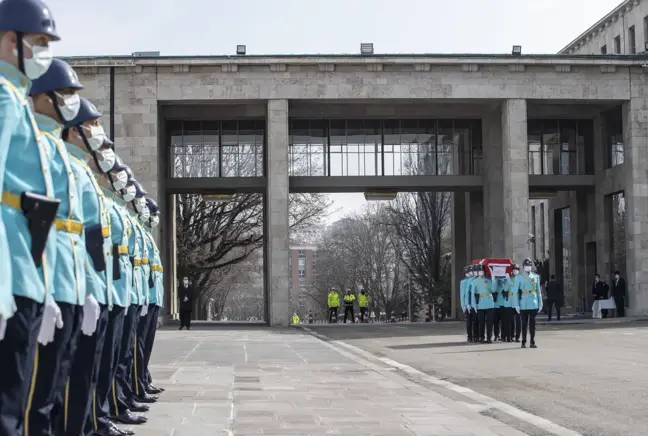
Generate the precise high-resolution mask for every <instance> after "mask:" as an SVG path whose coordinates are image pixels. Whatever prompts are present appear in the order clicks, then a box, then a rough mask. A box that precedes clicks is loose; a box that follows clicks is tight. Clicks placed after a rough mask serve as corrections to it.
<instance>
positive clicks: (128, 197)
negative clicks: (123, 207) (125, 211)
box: [123, 185, 137, 203]
mask: <svg viewBox="0 0 648 436" xmlns="http://www.w3.org/2000/svg"><path fill="white" fill-rule="evenodd" d="M136 194H137V189H135V186H133V185H130V186H127V187H126V193H125V194H124V195H123V197H124V201H125V202H126V203H130V202H131V201H133V200H134V199H135V195H136Z"/></svg>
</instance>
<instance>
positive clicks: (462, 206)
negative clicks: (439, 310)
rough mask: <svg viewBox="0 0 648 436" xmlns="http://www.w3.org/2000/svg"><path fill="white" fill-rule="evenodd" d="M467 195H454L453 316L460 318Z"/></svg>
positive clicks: (465, 262) (464, 260)
mask: <svg viewBox="0 0 648 436" xmlns="http://www.w3.org/2000/svg"><path fill="white" fill-rule="evenodd" d="M466 197H467V195H466V194H465V193H463V192H456V193H454V194H453V202H452V204H453V207H452V284H453V288H452V289H453V290H452V316H454V317H458V316H459V312H460V311H461V306H460V302H459V282H460V281H461V279H463V278H464V274H463V267H464V266H465V265H467V264H468V263H469V259H468V237H467V235H468V232H467V230H468V219H467V218H468V213H467V212H468V207H467V202H468V200H467V198H466Z"/></svg>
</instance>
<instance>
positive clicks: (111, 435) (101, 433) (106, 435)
mask: <svg viewBox="0 0 648 436" xmlns="http://www.w3.org/2000/svg"><path fill="white" fill-rule="evenodd" d="M93 434H94V436H124V435H127V434H134V433H133V432H128V433H127V432H126V431H123V430H120V429H119V428H118V427H117V426H116V425H115V424H112V423H110V424H109V425H108V428H102V429H101V430H97V431H95V432H94V433H93Z"/></svg>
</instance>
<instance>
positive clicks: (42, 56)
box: [14, 39, 54, 80]
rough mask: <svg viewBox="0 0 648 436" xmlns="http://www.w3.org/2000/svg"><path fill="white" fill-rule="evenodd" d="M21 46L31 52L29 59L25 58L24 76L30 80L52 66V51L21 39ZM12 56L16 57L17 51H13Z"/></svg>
mask: <svg viewBox="0 0 648 436" xmlns="http://www.w3.org/2000/svg"><path fill="white" fill-rule="evenodd" d="M23 44H24V45H25V46H26V47H27V48H28V49H29V50H31V52H32V57H31V58H30V59H27V58H25V59H24V63H25V76H27V78H29V79H30V80H36V79H38V78H39V77H40V76H42V75H43V74H45V73H46V72H47V70H48V69H49V67H50V65H52V59H54V56H53V55H52V49H51V48H49V47H42V46H40V45H31V44H30V43H28V42H27V41H25V40H24V39H23ZM14 55H15V56H18V49H14Z"/></svg>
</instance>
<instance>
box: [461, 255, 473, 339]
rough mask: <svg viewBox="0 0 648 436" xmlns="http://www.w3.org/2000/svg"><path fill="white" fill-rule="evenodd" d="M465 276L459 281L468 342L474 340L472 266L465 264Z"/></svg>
mask: <svg viewBox="0 0 648 436" xmlns="http://www.w3.org/2000/svg"><path fill="white" fill-rule="evenodd" d="M463 271H464V278H463V279H461V282H459V302H460V304H461V311H462V312H463V313H464V316H465V317H466V336H467V340H468V342H473V329H472V322H473V320H472V317H473V315H472V307H471V306H470V298H469V297H470V295H469V294H468V292H469V291H470V279H471V276H470V267H469V266H464V268H463Z"/></svg>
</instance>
